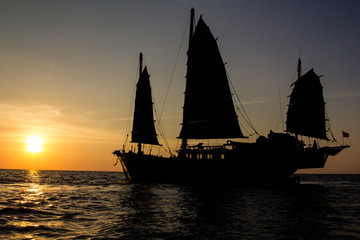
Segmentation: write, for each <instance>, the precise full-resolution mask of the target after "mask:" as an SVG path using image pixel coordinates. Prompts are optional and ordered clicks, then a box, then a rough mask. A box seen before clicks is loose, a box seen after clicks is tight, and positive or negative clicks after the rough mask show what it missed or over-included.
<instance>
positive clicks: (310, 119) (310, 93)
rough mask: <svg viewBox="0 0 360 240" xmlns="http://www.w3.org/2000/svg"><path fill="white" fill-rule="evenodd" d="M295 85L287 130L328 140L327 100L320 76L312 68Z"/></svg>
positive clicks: (288, 114)
mask: <svg viewBox="0 0 360 240" xmlns="http://www.w3.org/2000/svg"><path fill="white" fill-rule="evenodd" d="M293 85H294V88H293V90H292V93H291V95H290V102H289V108H288V112H287V120H286V131H287V132H291V133H295V134H299V135H304V136H308V137H314V138H320V139H325V140H327V139H328V138H327V136H326V119H325V101H324V96H323V86H322V85H321V82H320V77H319V76H318V75H317V74H316V73H315V72H314V70H313V69H311V70H310V71H308V72H307V73H306V74H304V75H302V76H301V77H299V79H298V80H297V81H296V82H295V83H294V84H293Z"/></svg>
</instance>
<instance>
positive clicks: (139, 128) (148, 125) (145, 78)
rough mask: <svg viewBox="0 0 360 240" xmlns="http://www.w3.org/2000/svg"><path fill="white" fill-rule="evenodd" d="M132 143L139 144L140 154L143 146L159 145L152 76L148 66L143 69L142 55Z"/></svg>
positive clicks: (141, 56) (140, 57)
mask: <svg viewBox="0 0 360 240" xmlns="http://www.w3.org/2000/svg"><path fill="white" fill-rule="evenodd" d="M131 141H132V142H135V143H137V144H138V151H137V152H138V153H142V144H151V145H159V141H158V139H157V134H156V130H155V124H154V114H153V102H152V96H151V86H150V75H149V73H148V71H147V68H146V66H145V68H144V69H143V55H142V53H140V56H139V81H138V82H137V84H136V96H135V109H134V119H133V128H132V132H131Z"/></svg>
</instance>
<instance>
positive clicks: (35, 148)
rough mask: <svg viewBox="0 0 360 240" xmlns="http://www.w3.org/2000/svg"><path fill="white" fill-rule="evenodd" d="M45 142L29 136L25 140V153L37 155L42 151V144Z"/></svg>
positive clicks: (37, 137) (39, 138)
mask: <svg viewBox="0 0 360 240" xmlns="http://www.w3.org/2000/svg"><path fill="white" fill-rule="evenodd" d="M44 142H45V140H44V139H43V138H41V137H39V136H29V137H28V138H27V139H26V140H25V143H26V151H28V152H31V153H38V152H41V151H42V150H43V147H42V145H43V143H44Z"/></svg>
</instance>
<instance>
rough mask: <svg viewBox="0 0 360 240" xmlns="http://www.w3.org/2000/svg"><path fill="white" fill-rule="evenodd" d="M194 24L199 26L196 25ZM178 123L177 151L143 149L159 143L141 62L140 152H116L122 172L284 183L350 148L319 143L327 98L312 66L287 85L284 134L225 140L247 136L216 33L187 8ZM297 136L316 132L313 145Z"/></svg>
mask: <svg viewBox="0 0 360 240" xmlns="http://www.w3.org/2000/svg"><path fill="white" fill-rule="evenodd" d="M195 25H196V26H195ZM187 55H188V62H187V73H186V89H185V100H184V108H183V122H182V128H181V131H180V135H179V138H180V139H181V141H182V143H181V146H180V149H179V150H178V151H177V154H176V155H171V156H169V157H164V156H157V155H154V154H151V152H150V153H145V152H144V151H143V148H142V146H143V145H144V144H151V145H159V141H158V139H157V134H156V130H155V126H154V114H153V102H152V96H151V87H150V79H149V74H148V71H147V68H146V67H145V68H144V69H143V67H142V54H140V73H139V81H138V83H137V86H136V87H137V89H136V97H135V110H134V117H133V129H132V134H131V136H132V142H134V143H137V150H133V149H131V150H127V151H126V150H125V148H124V149H122V150H116V151H114V152H113V153H114V155H116V156H117V157H118V161H120V163H121V165H122V167H123V171H124V174H125V176H126V178H127V179H128V180H131V181H135V182H166V183H190V184H192V183H199V182H214V181H215V182H227V183H239V184H259V183H260V184H262V183H283V182H287V181H288V179H289V178H290V177H291V176H292V174H293V173H295V172H296V171H297V170H299V169H305V168H322V167H324V165H325V162H326V160H327V158H328V156H334V155H336V154H338V153H339V152H340V151H341V150H343V149H344V148H347V147H349V146H344V145H340V146H323V147H318V146H317V142H316V141H318V139H324V140H328V137H327V134H326V132H327V129H326V121H327V120H326V118H325V102H324V97H323V91H322V85H321V82H320V76H318V75H317V74H316V73H315V72H314V70H313V69H312V70H310V71H308V72H307V73H305V74H304V75H301V61H300V59H299V62H298V79H297V80H296V81H295V83H293V84H292V87H293V90H292V93H291V95H290V101H289V108H288V112H287V120H286V132H282V133H274V132H272V131H270V133H269V134H268V136H267V137H265V136H259V137H258V138H257V139H256V141H255V142H242V141H234V140H228V139H234V138H235V139H238V138H246V137H245V136H244V134H243V133H242V131H241V128H240V125H239V122H238V118H237V114H236V111H235V107H234V103H233V99H232V93H231V91H230V86H229V81H228V77H227V74H226V70H225V66H224V62H223V60H222V57H221V54H220V51H219V48H218V46H217V43H216V39H215V38H214V37H213V35H212V33H211V31H210V29H209V27H208V26H207V25H206V24H205V22H204V21H203V19H202V17H200V18H199V20H198V21H197V23H196V24H195V18H194V9H192V10H191V21H190V37H189V46H188V52H187ZM299 136H307V137H311V138H314V139H315V140H314V141H315V142H314V144H313V145H312V146H309V145H305V144H304V143H303V141H302V140H300V139H299ZM193 139H197V140H198V139H226V140H227V141H226V143H224V144H218V145H204V144H203V143H198V144H196V145H190V144H189V140H193Z"/></svg>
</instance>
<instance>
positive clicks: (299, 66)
mask: <svg viewBox="0 0 360 240" xmlns="http://www.w3.org/2000/svg"><path fill="white" fill-rule="evenodd" d="M297 74H298V79H299V78H300V77H301V59H300V58H299V60H298V68H297Z"/></svg>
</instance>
